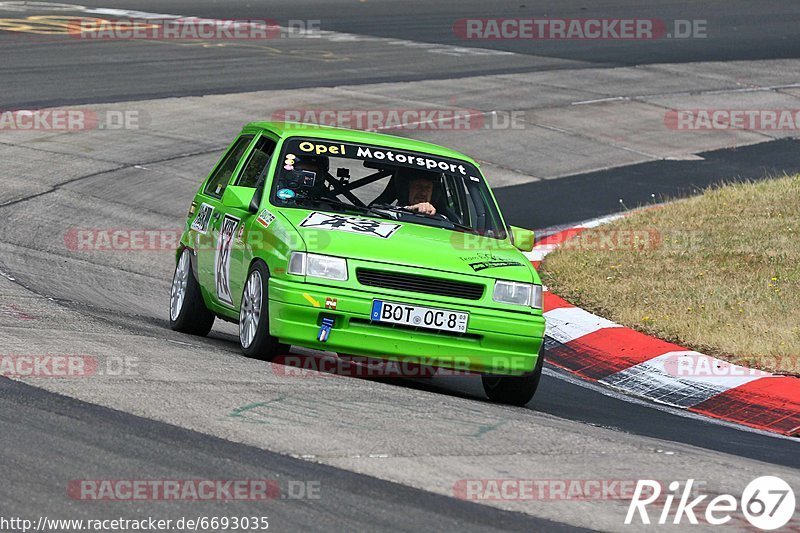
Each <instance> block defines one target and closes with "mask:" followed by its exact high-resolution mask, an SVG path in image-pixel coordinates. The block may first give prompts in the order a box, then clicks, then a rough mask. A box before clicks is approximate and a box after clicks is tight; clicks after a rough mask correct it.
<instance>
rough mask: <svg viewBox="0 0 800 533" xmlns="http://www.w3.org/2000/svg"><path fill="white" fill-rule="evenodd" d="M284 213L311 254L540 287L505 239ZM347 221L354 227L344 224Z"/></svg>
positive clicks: (308, 212) (307, 213) (525, 261)
mask: <svg viewBox="0 0 800 533" xmlns="http://www.w3.org/2000/svg"><path fill="white" fill-rule="evenodd" d="M280 213H281V215H283V216H284V217H285V218H286V219H287V221H288V222H289V223H291V224H292V226H294V228H295V229H296V230H297V231H298V233H299V234H300V236H301V237H302V239H303V241H304V242H305V244H306V246H307V250H308V251H309V252H311V253H320V254H326V255H333V256H337V257H345V258H350V259H358V260H362V261H371V262H379V263H389V264H393V265H403V266H409V267H417V268H425V269H431V270H438V271H444V272H451V273H456V274H467V275H474V276H480V277H486V278H492V279H505V280H511V281H519V282H524V283H531V282H532V281H536V282H538V279H536V280H534V274H533V268H532V267H531V265H530V262H529V261H528V259H527V258H526V257H525V256H524V255H523V254H522V252H520V251H519V250H517V249H516V248H514V246H513V245H511V243H510V242H509V241H507V240H505V241H504V240H498V239H492V238H488V237H482V236H479V235H474V234H470V233H463V232H459V231H453V230H448V229H444V228H437V227H433V226H425V225H422V224H414V223H410V222H400V221H393V220H389V219H383V218H377V217H370V216H362V215H357V216H353V215H345V214H341V213H330V212H319V211H312V210H307V209H299V208H290V209H281V210H280ZM345 217H347V218H348V219H349V220H350V221H352V222H353V224H351V223H349V222H348V221H347V220H343V219H344V218H345ZM353 219H355V220H353ZM359 220H360V221H364V222H363V223H359V222H358V221H359ZM376 224H377V226H376ZM393 226H396V227H393Z"/></svg>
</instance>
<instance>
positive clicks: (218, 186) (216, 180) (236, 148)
mask: <svg viewBox="0 0 800 533" xmlns="http://www.w3.org/2000/svg"><path fill="white" fill-rule="evenodd" d="M252 140H253V136H252V135H242V136H241V137H239V138H238V139H237V140H236V143H235V144H234V145H233V147H232V148H231V149H230V150H228V153H227V154H225V157H224V158H223V159H222V162H221V163H220V164H219V166H217V169H216V170H215V171H214V174H213V175H212V176H211V178H209V180H208V183H207V184H206V188H205V189H204V191H203V192H204V193H205V194H207V195H209V196H213V197H214V198H222V193H224V192H225V187H227V186H228V182H229V181H230V180H231V176H233V171H234V170H236V165H238V164H239V160H240V159H241V158H242V156H243V155H244V152H245V150H247V147H248V146H249V145H250V141H252Z"/></svg>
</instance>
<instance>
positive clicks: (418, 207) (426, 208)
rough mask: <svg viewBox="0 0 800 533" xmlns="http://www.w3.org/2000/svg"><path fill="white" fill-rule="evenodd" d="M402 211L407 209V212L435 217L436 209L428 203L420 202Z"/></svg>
mask: <svg viewBox="0 0 800 533" xmlns="http://www.w3.org/2000/svg"><path fill="white" fill-rule="evenodd" d="M404 209H408V210H409V211H413V212H415V213H419V214H420V215H435V214H436V208H435V207H433V205H432V204H431V203H429V202H421V203H418V204H414V205H407V206H405V207H404Z"/></svg>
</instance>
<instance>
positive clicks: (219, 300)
mask: <svg viewBox="0 0 800 533" xmlns="http://www.w3.org/2000/svg"><path fill="white" fill-rule="evenodd" d="M255 138H256V134H254V133H248V134H242V135H240V136H239V137H238V138H237V139H236V140H235V141H234V142H233V143H232V144H231V146H230V147H229V148H228V150H227V151H226V152H225V155H223V156H222V158H221V159H220V160H219V162H218V163H217V166H216V167H215V168H214V170H213V171H212V172H211V174H210V175H209V177H208V179H207V180H206V182H205V184H204V185H203V187H202V189H201V192H200V194H199V195H198V199H197V200H198V207H197V215H196V217H195V220H194V222H192V225H191V228H190V229H191V232H192V236H191V239H192V240H193V242H194V245H195V251H196V254H197V276H198V281H199V282H200V286H201V287H202V288H203V292H204V293H205V295H206V301H207V302H209V303H211V304H216V305H220V304H221V305H224V306H228V307H233V300H232V298H231V297H230V295H231V292H230V283H229V279H225V278H221V277H220V276H218V272H221V273H223V274H225V273H226V272H227V271H226V269H225V265H226V264H227V260H228V258H229V251H230V245H231V241H230V239H229V235H228V234H229V233H230V230H231V222H230V220H229V221H228V222H227V223H226V226H225V228H223V222H224V221H225V219H224V216H223V206H222V195H223V194H224V193H225V189H226V188H227V187H228V185H229V184H230V182H231V181H232V180H233V178H234V177H235V176H236V172H237V170H238V169H239V168H240V167H241V166H242V163H243V161H244V159H245V157H246V155H247V153H248V152H249V149H250V146H251V145H252V144H253V141H254V140H255ZM222 229H225V230H226V232H227V233H225V234H223V233H222V232H221V230H222ZM234 231H235V230H234ZM220 262H221V265H222V268H221V269H220V268H218V265H217V263H220Z"/></svg>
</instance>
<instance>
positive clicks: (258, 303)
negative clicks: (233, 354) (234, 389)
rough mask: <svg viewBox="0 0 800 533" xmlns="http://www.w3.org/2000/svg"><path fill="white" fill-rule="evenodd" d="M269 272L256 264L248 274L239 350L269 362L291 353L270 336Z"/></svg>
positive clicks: (240, 313) (241, 315)
mask: <svg viewBox="0 0 800 533" xmlns="http://www.w3.org/2000/svg"><path fill="white" fill-rule="evenodd" d="M268 283H269V270H268V269H267V266H266V265H265V264H264V263H262V262H261V261H256V262H255V263H254V264H253V266H252V267H250V272H248V273H247V282H246V283H245V286H244V291H242V302H241V304H240V305H239V346H241V348H242V353H244V355H246V356H247V357H253V358H255V359H262V360H264V361H269V360H271V359H272V358H274V357H275V356H276V355H278V354H280V353H281V352H286V351H288V347H287V346H286V345H285V344H281V343H280V342H278V339H277V338H275V337H273V336H272V335H270V334H269V298H268V297H267V295H268V291H267V287H268Z"/></svg>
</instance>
